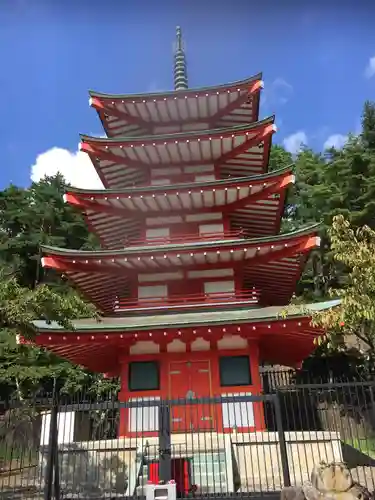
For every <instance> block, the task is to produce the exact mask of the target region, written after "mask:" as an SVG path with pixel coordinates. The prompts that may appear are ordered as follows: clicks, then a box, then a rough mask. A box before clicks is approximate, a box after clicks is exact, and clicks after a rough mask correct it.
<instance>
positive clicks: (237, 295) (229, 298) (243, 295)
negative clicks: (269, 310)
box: [114, 288, 259, 313]
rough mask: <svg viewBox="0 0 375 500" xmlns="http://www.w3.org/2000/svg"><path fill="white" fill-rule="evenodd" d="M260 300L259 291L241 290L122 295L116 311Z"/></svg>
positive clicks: (201, 307) (249, 303)
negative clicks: (140, 296) (151, 295)
mask: <svg viewBox="0 0 375 500" xmlns="http://www.w3.org/2000/svg"><path fill="white" fill-rule="evenodd" d="M258 302H259V291H258V290H256V289H255V288H254V289H252V290H239V291H230V292H213V293H192V294H186V295H169V296H168V297H165V296H160V297H148V298H139V299H134V298H128V297H121V298H118V299H117V300H116V301H115V306H114V311H115V312H116V313H122V312H134V311H139V312H145V313H146V312H153V311H155V312H157V311H160V312H165V309H168V311H170V310H174V311H181V310H186V311H189V310H194V311H196V310H197V309H199V310H205V309H210V308H212V307H217V306H224V307H225V308H228V307H229V308H230V307H232V306H237V307H238V306H246V307H251V306H257V305H258Z"/></svg>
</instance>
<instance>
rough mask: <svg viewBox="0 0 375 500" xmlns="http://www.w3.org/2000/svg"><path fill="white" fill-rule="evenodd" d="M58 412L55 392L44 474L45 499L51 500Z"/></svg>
mask: <svg viewBox="0 0 375 500" xmlns="http://www.w3.org/2000/svg"><path fill="white" fill-rule="evenodd" d="M58 412H59V407H58V404H57V400H56V397H55V394H54V395H53V398H52V408H51V420H50V427H49V436H48V448H47V464H46V472H45V476H44V500H51V498H52V494H53V487H54V481H53V479H54V468H55V459H56V456H57V450H56V447H57V432H58V429H57V416H58Z"/></svg>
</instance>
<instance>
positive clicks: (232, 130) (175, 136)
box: [80, 115, 275, 144]
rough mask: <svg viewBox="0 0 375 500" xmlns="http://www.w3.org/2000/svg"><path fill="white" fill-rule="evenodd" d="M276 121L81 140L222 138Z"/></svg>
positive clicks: (127, 140)
mask: <svg viewBox="0 0 375 500" xmlns="http://www.w3.org/2000/svg"><path fill="white" fill-rule="evenodd" d="M274 121H275V116H274V115H272V116H269V117H267V118H265V119H264V120H260V121H259V122H254V123H249V124H247V125H234V126H232V127H225V128H215V129H213V130H204V131H202V130H193V131H184V132H176V133H174V134H161V135H149V136H147V135H145V136H144V135H142V136H137V137H114V138H109V137H92V136H89V135H85V134H80V138H81V140H82V141H83V142H84V141H90V142H96V143H103V144H117V143H122V144H125V143H129V144H137V143H144V142H155V141H157V140H163V141H165V140H168V139H171V140H172V139H175V140H177V139H179V138H185V137H187V136H188V137H190V138H194V137H197V138H201V137H202V135H203V134H204V135H212V136H220V135H223V134H225V133H235V132H246V131H248V130H251V129H254V128H258V127H261V126H262V125H268V124H269V125H271V124H273V122H274Z"/></svg>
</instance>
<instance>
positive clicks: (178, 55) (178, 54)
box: [174, 26, 188, 90]
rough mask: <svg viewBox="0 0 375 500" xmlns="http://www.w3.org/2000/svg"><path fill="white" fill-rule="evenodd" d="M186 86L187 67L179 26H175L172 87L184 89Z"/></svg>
mask: <svg viewBox="0 0 375 500" xmlns="http://www.w3.org/2000/svg"><path fill="white" fill-rule="evenodd" d="M187 88H188V79H187V67H186V58H185V51H184V44H183V40H182V33H181V28H180V26H177V27H176V48H175V54H174V89H175V90H186V89H187Z"/></svg>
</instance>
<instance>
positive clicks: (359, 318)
mask: <svg viewBox="0 0 375 500" xmlns="http://www.w3.org/2000/svg"><path fill="white" fill-rule="evenodd" d="M329 235H330V238H331V248H332V252H333V257H334V260H335V261H336V262H338V263H340V264H342V265H343V266H345V269H346V271H347V272H346V273H345V281H344V283H343V285H342V286H341V287H340V288H336V289H334V290H330V294H331V295H332V296H334V297H339V298H340V300H341V304H340V305H339V306H337V307H334V308H332V309H330V310H328V311H324V312H322V313H319V314H316V315H315V316H314V323H315V324H316V325H318V326H321V327H323V328H324V329H325V331H326V332H327V334H326V338H327V339H328V340H329V341H330V343H331V344H332V345H334V346H340V345H341V346H342V345H343V344H345V345H346V346H351V347H355V348H358V349H359V351H360V352H362V353H363V354H365V356H366V357H367V359H368V360H369V361H370V362H371V364H373V362H374V359H375V231H374V230H372V229H370V228H369V227H368V226H363V227H362V228H359V229H353V228H352V227H351V225H350V223H349V221H348V220H346V219H345V218H344V217H343V216H342V215H339V216H336V217H334V219H333V223H332V227H331V228H330V230H329Z"/></svg>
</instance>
